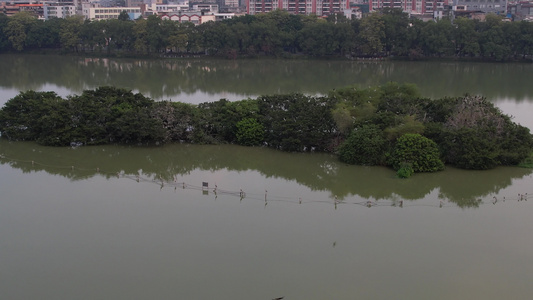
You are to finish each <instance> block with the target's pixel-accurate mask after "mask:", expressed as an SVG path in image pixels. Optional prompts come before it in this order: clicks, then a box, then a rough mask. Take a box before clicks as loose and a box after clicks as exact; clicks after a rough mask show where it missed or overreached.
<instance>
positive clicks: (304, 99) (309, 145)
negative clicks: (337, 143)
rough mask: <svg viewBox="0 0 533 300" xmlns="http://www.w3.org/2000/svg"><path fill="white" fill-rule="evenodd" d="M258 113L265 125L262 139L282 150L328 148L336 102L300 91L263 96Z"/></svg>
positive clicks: (333, 127)
mask: <svg viewBox="0 0 533 300" xmlns="http://www.w3.org/2000/svg"><path fill="white" fill-rule="evenodd" d="M258 101H259V103H258V105H259V115H261V116H262V124H263V125H264V126H265V142H266V144H267V145H268V146H269V147H272V148H276V149H280V150H283V151H312V150H316V151H326V150H328V149H330V148H331V145H332V140H333V138H334V133H335V132H336V126H335V122H334V120H333V117H332V116H331V110H332V109H333V107H334V105H335V103H334V101H332V100H331V99H330V98H326V97H310V96H305V95H302V94H289V95H272V96H262V97H260V98H259V99H258Z"/></svg>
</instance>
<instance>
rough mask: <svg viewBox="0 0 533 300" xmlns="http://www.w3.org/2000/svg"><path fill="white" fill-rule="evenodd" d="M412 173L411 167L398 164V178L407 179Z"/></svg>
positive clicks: (407, 164) (406, 164)
mask: <svg viewBox="0 0 533 300" xmlns="http://www.w3.org/2000/svg"><path fill="white" fill-rule="evenodd" d="M413 173H415V171H414V170H413V165H412V164H411V163H407V162H404V163H402V164H400V168H399V169H398V170H397V171H396V175H398V177H399V178H409V177H411V175H413Z"/></svg>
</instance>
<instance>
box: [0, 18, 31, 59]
mask: <svg viewBox="0 0 533 300" xmlns="http://www.w3.org/2000/svg"><path fill="white" fill-rule="evenodd" d="M36 23H37V19H36V18H35V17H33V16H32V15H31V14H30V13H28V12H20V13H16V14H15V15H13V16H12V17H10V19H9V21H8V22H7V26H6V27H5V29H4V33H5V34H6V35H7V39H8V40H9V42H10V43H11V47H12V48H13V49H15V50H17V51H22V50H24V48H25V47H26V45H27V44H28V41H27V36H28V32H29V31H30V30H31V29H32V28H33V27H34V26H35V24H36Z"/></svg>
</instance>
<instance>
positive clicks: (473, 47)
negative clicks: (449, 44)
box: [454, 17, 480, 57]
mask: <svg viewBox="0 0 533 300" xmlns="http://www.w3.org/2000/svg"><path fill="white" fill-rule="evenodd" d="M475 22H477V21H474V20H471V19H467V18H463V17H459V18H457V19H455V20H454V24H455V25H456V26H457V27H456V30H455V31H454V42H455V54H456V55H457V56H460V57H463V56H478V55H479V54H480V48H479V43H478V32H476V28H475V27H476V25H475Z"/></svg>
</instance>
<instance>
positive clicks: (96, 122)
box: [0, 20, 533, 176]
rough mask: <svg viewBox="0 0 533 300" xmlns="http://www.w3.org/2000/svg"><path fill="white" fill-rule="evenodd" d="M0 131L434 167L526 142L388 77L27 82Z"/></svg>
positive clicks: (492, 110)
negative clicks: (137, 86) (275, 82)
mask: <svg viewBox="0 0 533 300" xmlns="http://www.w3.org/2000/svg"><path fill="white" fill-rule="evenodd" d="M252 21H253V20H252ZM120 22H130V21H120ZM0 132H1V134H2V137H3V138H6V139H10V140H33V141H37V142H38V143H41V144H44V145H54V146H65V145H70V144H76V145H79V144H81V145H96V144H106V143H121V144H134V145H137V144H161V143H168V142H174V141H179V142H191V143H238V144H241V145H250V146H253V145H265V146H268V147H271V148H275V149H280V150H283V151H326V152H333V151H336V152H337V154H338V155H339V159H340V160H341V161H343V162H346V163H349V164H362V165H383V164H388V165H391V166H392V167H393V168H394V169H396V170H400V169H402V170H401V171H400V173H399V176H406V175H409V174H410V172H411V171H410V170H411V169H412V171H413V172H433V171H438V170H441V169H442V168H443V167H444V164H443V161H444V162H445V163H448V164H452V165H455V166H457V167H460V168H466V169H490V168H494V167H496V166H498V165H517V164H519V163H521V162H524V160H526V159H528V157H530V154H531V153H532V151H533V135H531V133H530V131H529V129H527V128H525V127H523V126H520V125H517V124H515V123H513V122H512V121H511V119H510V118H509V117H508V116H506V115H504V114H502V112H501V111H500V110H499V109H498V108H496V107H495V106H494V105H493V104H492V103H491V102H489V101H487V100H486V99H485V98H483V97H479V96H469V95H466V96H463V97H457V98H444V99H437V100H429V99H423V98H419V96H418V92H417V90H416V88H414V87H413V86H410V85H399V84H396V83H389V84H386V85H384V86H381V87H374V88H368V89H357V88H353V87H350V88H345V89H339V90H335V91H331V92H330V93H329V94H328V96H327V97H313V96H306V95H302V94H288V95H271V96H262V97H259V98H258V99H247V100H241V101H235V102H230V101H227V100H225V99H221V100H219V101H215V102H211V103H202V104H199V105H192V104H185V103H179V102H178V103H175V102H169V101H161V102H155V101H153V100H151V99H149V98H146V97H144V96H143V95H141V94H134V93H132V92H131V91H129V90H124V89H119V88H114V87H101V88H98V89H96V90H87V91H84V92H83V93H82V94H81V95H74V96H70V97H68V98H67V99H62V98H61V97H58V96H57V95H56V94H55V93H52V92H34V91H27V92H24V93H20V94H19V95H17V96H16V97H14V98H13V99H10V100H9V101H7V102H6V104H5V106H4V107H3V108H2V109H1V110H0ZM421 134H423V135H424V136H422V135H421ZM440 153H442V156H441V155H440ZM441 158H442V159H443V161H441ZM407 165H409V166H410V168H411V169H410V168H407V167H405V166H407Z"/></svg>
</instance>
